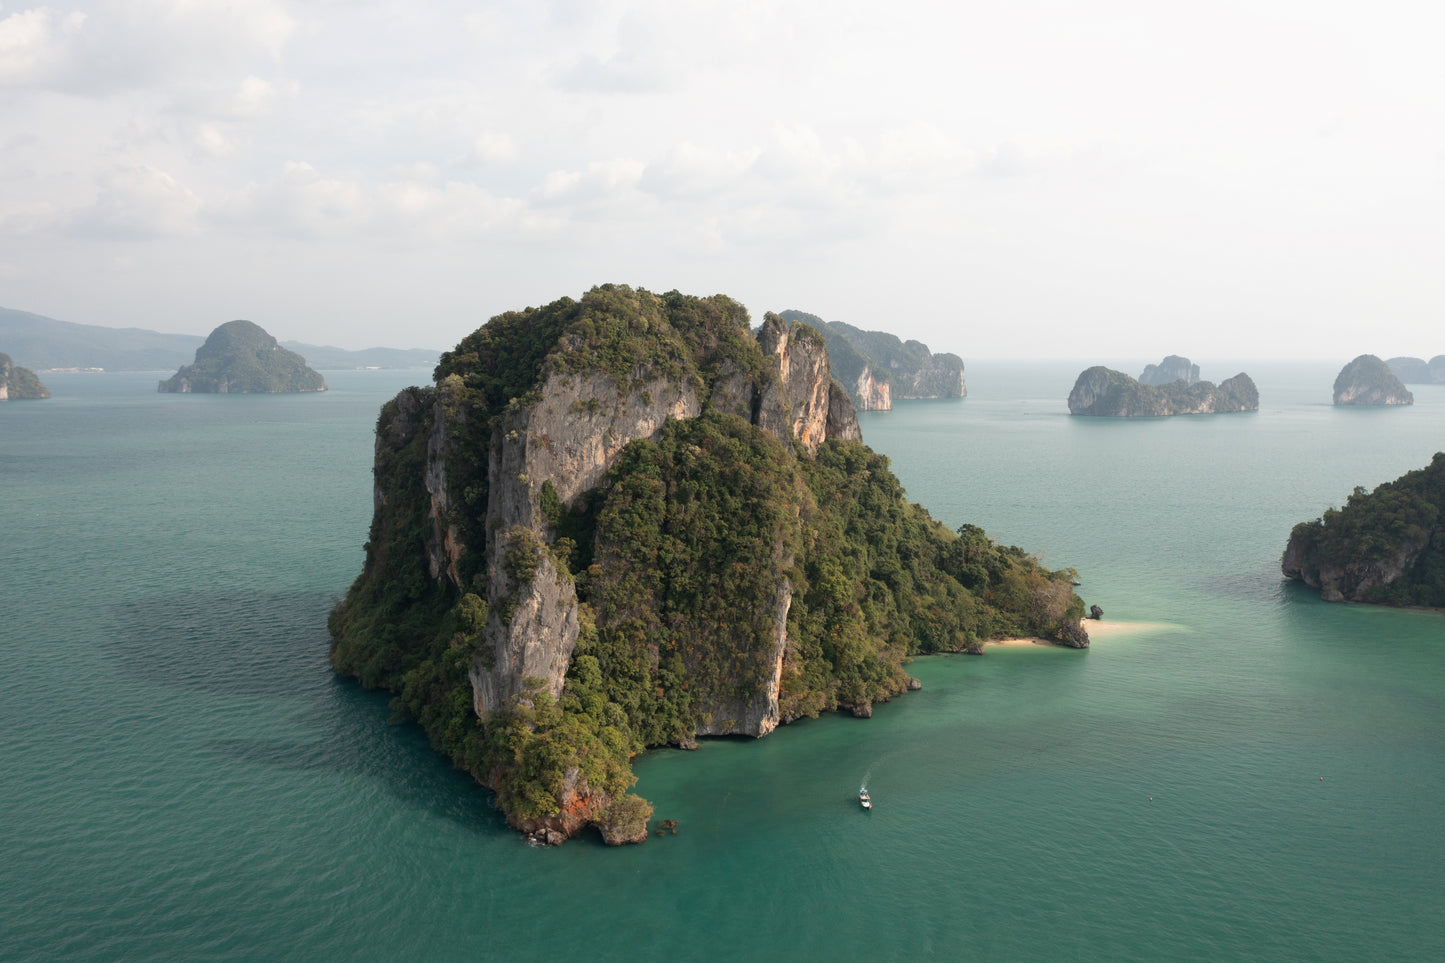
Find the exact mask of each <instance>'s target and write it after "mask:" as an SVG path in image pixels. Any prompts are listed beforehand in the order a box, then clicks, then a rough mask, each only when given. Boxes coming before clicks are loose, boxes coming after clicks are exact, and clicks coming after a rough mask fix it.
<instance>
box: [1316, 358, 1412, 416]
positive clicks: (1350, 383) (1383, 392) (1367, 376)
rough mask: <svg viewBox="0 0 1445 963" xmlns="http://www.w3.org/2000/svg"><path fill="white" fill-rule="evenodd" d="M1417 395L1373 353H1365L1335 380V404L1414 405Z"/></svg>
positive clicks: (1346, 367)
mask: <svg viewBox="0 0 1445 963" xmlns="http://www.w3.org/2000/svg"><path fill="white" fill-rule="evenodd" d="M1414 403H1415V395H1414V394H1413V393H1411V391H1410V389H1409V388H1406V387H1405V386H1404V385H1403V384H1401V383H1400V379H1399V378H1397V377H1395V373H1394V372H1393V371H1391V370H1390V366H1389V365H1387V364H1385V362H1383V361H1381V360H1380V359H1379V358H1378V357H1376V356H1375V355H1373V354H1362V355H1360V356H1359V357H1358V358H1356V359H1355V360H1354V361H1351V362H1350V363H1349V364H1347V365H1345V366H1344V367H1343V368H1341V369H1340V373H1339V374H1338V375H1337V376H1336V377H1335V404H1337V405H1356V406H1375V407H1382V406H1385V405H1413V404H1414Z"/></svg>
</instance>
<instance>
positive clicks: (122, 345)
mask: <svg viewBox="0 0 1445 963" xmlns="http://www.w3.org/2000/svg"><path fill="white" fill-rule="evenodd" d="M205 341H206V339H205V338H203V337H200V336H199V335H192V334H162V333H160V332H158V331H147V330H144V329H141V328H107V327H103V326H101V325H97V324H77V323H75V322H72V321H57V320H55V319H54V318H47V317H45V316H44V315H39V314H32V313H30V312H28V311H17V310H14V309H12V308H0V344H3V345H5V346H6V350H7V351H9V352H10V353H11V354H12V355H13V356H14V357H15V359H16V363H17V364H21V365H25V366H26V367H28V368H32V369H35V370H37V371H42V372H44V371H57V370H75V371H86V370H91V371H175V370H176V369H177V368H179V367H181V366H182V365H186V364H190V363H191V361H192V359H194V358H195V354H196V349H197V348H199V347H200V346H201V345H202V344H204V343H205ZM281 347H283V348H286V349H288V350H291V351H294V352H296V353H297V354H300V355H302V356H304V357H305V358H306V359H307V361H308V363H310V365H311V366H312V367H314V368H322V369H338V370H340V369H346V370H349V369H354V368H427V369H431V368H434V367H435V366H436V363H437V359H438V358H439V357H440V356H441V352H440V351H433V350H430V349H415V348H363V349H361V350H355V351H353V350H348V349H345V348H336V347H332V346H330V345H312V344H303V343H301V342H299V341H283V342H281Z"/></svg>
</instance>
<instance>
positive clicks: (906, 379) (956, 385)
mask: <svg viewBox="0 0 1445 963" xmlns="http://www.w3.org/2000/svg"><path fill="white" fill-rule="evenodd" d="M781 317H782V318H784V319H785V320H788V321H793V322H801V323H803V324H807V325H809V326H811V327H812V328H814V329H816V330H818V331H821V332H822V333H823V337H824V338H826V339H827V343H828V344H827V347H828V357H829V360H830V363H831V365H832V370H833V377H834V378H836V379H837V380H838V382H839V383H840V384H841V385H842V386H843V387H844V389H845V390H846V391H847V392H848V396H849V397H850V398H851V399H852V401H853V404H854V406H855V407H856V408H857V410H859V411H888V410H889V409H891V408H892V407H893V402H894V400H895V399H897V400H902V401H907V400H917V399H924V398H962V397H965V396H966V395H967V394H968V385H967V383H966V382H965V381H964V377H963V359H962V358H960V357H959V356H958V355H956V354H943V353H940V354H933V353H932V352H930V351H929V350H928V345H926V344H924V343H922V342H921V341H901V340H899V339H898V338H897V337H896V336H894V335H891V334H888V333H887V332H884V331H864V330H862V329H861V328H855V327H853V326H852V325H850V324H844V323H842V322H840V321H824V320H823V319H822V318H820V317H818V316H817V315H813V314H807V313H806V312H803V311H784V312H782V314H781Z"/></svg>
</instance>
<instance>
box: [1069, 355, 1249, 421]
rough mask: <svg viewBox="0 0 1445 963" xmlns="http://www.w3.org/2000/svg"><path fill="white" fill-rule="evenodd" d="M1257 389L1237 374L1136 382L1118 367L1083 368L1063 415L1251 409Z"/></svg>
mask: <svg viewBox="0 0 1445 963" xmlns="http://www.w3.org/2000/svg"><path fill="white" fill-rule="evenodd" d="M1258 409H1259V391H1258V390H1257V389H1256V388H1255V386H1254V381H1253V380H1251V379H1250V377H1249V375H1247V374H1244V373H1243V372H1240V373H1239V374H1237V375H1235V376H1234V377H1233V378H1228V379H1226V380H1225V381H1223V382H1221V383H1220V384H1218V385H1215V384H1214V383H1213V382H1209V381H1196V382H1194V383H1193V384H1189V383H1186V382H1184V381H1179V380H1176V381H1173V382H1170V383H1169V384H1166V385H1163V386H1154V385H1146V384H1140V383H1139V382H1138V381H1135V380H1134V379H1133V378H1131V377H1129V376H1128V375H1126V374H1124V373H1123V372H1122V371H1115V370H1113V369H1111V368H1105V367H1103V366H1102V365H1097V366H1095V367H1093V368H1087V369H1085V370H1084V371H1083V372H1082V373H1081V374H1080V375H1079V377H1078V380H1077V381H1075V382H1074V388H1073V390H1072V391H1070V392H1069V413H1070V414H1073V415H1090V416H1094V417H1107V418H1148V417H1162V416H1167V415H1203V414H1219V413H1223V412H1236V411H1257V410H1258Z"/></svg>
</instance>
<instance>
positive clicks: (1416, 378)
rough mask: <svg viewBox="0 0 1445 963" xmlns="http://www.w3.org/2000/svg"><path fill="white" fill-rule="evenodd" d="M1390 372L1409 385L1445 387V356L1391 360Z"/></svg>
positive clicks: (1388, 363) (1387, 363)
mask: <svg viewBox="0 0 1445 963" xmlns="http://www.w3.org/2000/svg"><path fill="white" fill-rule="evenodd" d="M1385 364H1386V365H1388V366H1389V368H1390V371H1391V372H1392V373H1393V374H1394V375H1395V377H1396V378H1399V379H1400V381H1401V382H1403V383H1404V384H1407V385H1445V354H1437V355H1436V356H1435V357H1433V358H1431V359H1430V360H1429V361H1426V360H1425V359H1424V358H1391V359H1390V360H1388V361H1386V362H1385Z"/></svg>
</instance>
